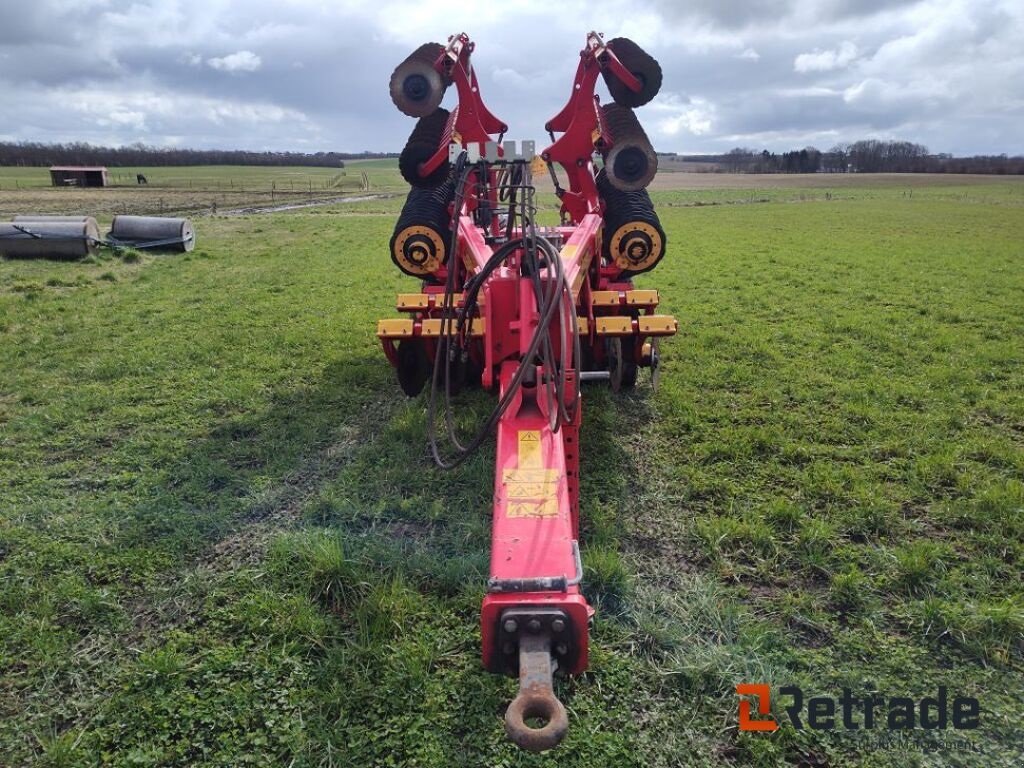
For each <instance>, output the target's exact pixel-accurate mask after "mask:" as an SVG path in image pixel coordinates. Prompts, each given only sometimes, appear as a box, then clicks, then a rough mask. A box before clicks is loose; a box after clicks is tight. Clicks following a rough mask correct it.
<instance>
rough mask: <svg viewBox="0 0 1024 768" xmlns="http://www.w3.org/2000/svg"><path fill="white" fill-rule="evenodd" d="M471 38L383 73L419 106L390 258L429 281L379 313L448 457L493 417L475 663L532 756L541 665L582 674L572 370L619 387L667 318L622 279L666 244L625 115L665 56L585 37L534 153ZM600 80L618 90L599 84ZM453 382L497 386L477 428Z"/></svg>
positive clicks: (426, 49)
mask: <svg viewBox="0 0 1024 768" xmlns="http://www.w3.org/2000/svg"><path fill="white" fill-rule="evenodd" d="M473 48H474V44H473V43H472V42H471V41H470V40H469V38H468V37H467V36H466V35H465V34H460V35H455V36H453V37H451V38H450V39H449V42H448V44H447V45H440V44H437V43H428V44H426V45H423V46H421V47H420V48H419V49H417V50H416V51H415V52H414V53H413V54H412V55H411V56H409V58H407V59H406V60H405V61H404V62H402V63H401V64H400V65H399V66H398V68H397V69H396V70H395V72H394V74H393V75H392V77H391V98H392V100H393V101H394V103H395V105H396V106H397V107H398V108H399V109H400V110H401V111H402V112H404V113H405V114H407V115H410V116H412V117H417V118H419V120H418V122H417V124H416V127H415V128H414V130H413V132H412V135H411V136H410V138H409V142H408V144H407V145H406V147H405V149H404V150H403V151H402V154H401V158H400V160H399V167H400V169H401V172H402V175H403V176H404V178H405V179H406V180H407V181H408V182H409V183H410V184H411V186H412V189H411V191H410V192H409V196H408V199H407V200H406V203H405V205H404V207H403V209H402V213H401V215H400V217H399V220H398V223H397V226H396V227H395V233H394V236H393V237H392V240H391V257H392V259H393V260H394V262H395V264H396V265H397V266H398V268H399V269H401V270H402V271H403V272H405V273H406V274H409V275H411V276H413V277H416V278H418V279H420V280H421V281H422V286H421V290H420V291H419V292H418V293H407V294H401V295H399V296H398V309H399V310H401V311H402V312H403V313H404V315H405V316H404V317H403V318H401V319H391V320H381V321H380V322H379V324H378V328H377V335H378V337H379V338H380V339H381V342H382V344H383V346H384V352H385V353H386V354H387V357H388V360H389V361H390V362H391V364H392V365H393V366H394V367H395V368H396V370H397V374H398V381H399V384H400V385H401V387H402V389H403V390H404V391H405V392H406V394H408V395H410V396H415V395H417V394H419V393H420V392H421V391H422V390H423V389H424V388H425V387H426V386H427V384H428V383H429V385H430V398H429V405H428V431H429V441H430V445H431V450H432V452H433V455H434V458H435V460H436V461H437V463H438V464H439V465H441V466H442V467H445V468H450V467H453V466H456V465H457V464H459V463H460V462H461V461H462V460H464V459H465V458H466V457H467V456H468V455H470V454H471V453H472V452H473V451H474V450H476V449H477V448H478V447H479V446H480V445H481V444H482V443H483V441H484V440H486V439H487V438H488V436H489V435H490V434H491V433H492V432H493V431H495V430H496V431H497V450H496V460H495V472H494V520H493V530H492V547H491V566H490V578H489V580H488V582H487V595H486V597H485V598H484V601H483V607H482V611H481V634H482V639H483V661H484V665H485V666H486V667H487V668H488V669H489V670H492V671H494V672H499V673H500V672H505V673H510V674H518V676H519V681H520V683H519V686H520V687H519V694H518V696H516V698H515V699H514V700H513V701H512V703H511V704H510V705H509V708H508V710H507V712H506V714H505V724H506V731H507V733H508V735H509V737H510V738H511V739H512V740H513V741H514V742H515V743H517V744H519V745H520V746H522V747H524V748H526V749H529V750H534V751H540V750H544V749H549V748H551V747H553V746H555V745H556V744H558V743H559V741H560V740H561V739H562V737H563V736H564V735H565V732H566V730H567V728H568V719H567V716H566V711H565V707H564V706H563V705H562V703H561V702H560V701H559V700H558V699H557V698H556V697H555V694H554V690H553V684H552V676H553V674H554V673H556V672H558V673H560V674H576V673H580V672H582V671H583V670H584V669H586V667H587V655H588V646H587V643H588V626H589V623H590V621H591V617H592V616H593V612H594V611H593V609H592V608H591V607H590V606H589V605H588V604H587V601H586V599H585V598H584V596H583V594H582V592H581V581H582V578H583V567H582V563H581V558H580V548H579V456H580V454H579V451H580V446H579V426H580V419H581V415H582V401H581V397H580V384H581V382H584V381H588V380H595V381H597V380H599V381H604V382H608V383H609V384H610V385H611V387H612V389H613V390H615V391H619V390H620V389H623V388H629V387H632V386H634V384H635V383H636V381H637V372H638V369H640V368H647V369H649V370H650V371H651V377H652V382H653V381H656V377H657V371H658V363H659V360H658V339H659V338H660V337H662V336H670V335H672V334H674V333H675V332H676V328H677V323H676V320H675V319H674V318H673V317H670V316H667V315H659V314H657V306H658V292H657V291H655V290H637V289H634V287H633V283H632V278H633V276H634V275H636V274H639V273H641V272H646V271H647V270H649V269H652V268H653V267H654V266H655V265H656V264H657V263H658V261H659V260H660V259H661V258H662V256H663V255H664V253H665V233H664V232H663V230H662V228H661V225H660V223H659V221H658V217H657V215H656V214H655V212H654V208H653V206H652V205H651V200H650V197H649V196H648V194H647V192H646V191H645V187H646V186H647V185H648V184H649V183H650V181H651V179H652V178H653V177H654V174H655V172H656V170H657V157H656V155H655V153H654V150H653V149H652V147H651V144H650V142H649V141H648V139H647V136H646V135H645V134H644V131H643V129H642V128H641V127H640V124H639V122H638V121H637V119H636V116H635V115H634V114H633V111H632V110H633V108H634V107H638V106H641V105H643V104H646V103H647V102H648V101H650V100H651V99H652V98H654V96H655V95H656V94H657V92H658V89H659V88H660V86H661V69H660V67H659V66H658V64H657V62H656V61H654V59H653V58H651V57H650V56H649V55H648V54H647V53H645V52H644V51H643V50H642V49H641V48H640V47H639V46H638V45H636V43H634V42H632V41H631V40H628V39H626V38H616V39H614V40H609V41H608V42H607V43H606V42H605V41H604V40H603V39H602V37H601V35H599V34H597V33H596V32H591V33H590V34H589V35H588V36H587V41H586V46H585V47H584V48H583V50H582V51H581V52H580V63H579V67H578V69H577V72H576V77H575V80H574V82H573V86H572V92H571V96H570V98H569V101H568V103H567V104H566V105H565V108H564V109H562V111H561V112H559V113H558V114H557V115H556V116H555V117H554V118H552V119H551V120H550V121H549V122H548V123H547V125H546V129H547V131H548V133H549V134H550V136H551V142H552V143H551V144H550V146H548V147H547V148H546V149H544V150H543V151H542V152H541V153H540V154H539V155H536V154H535V148H534V146H533V142H520V144H519V146H518V147H517V146H516V144H515V142H505V141H503V138H504V134H505V132H506V130H507V126H506V125H505V123H503V122H502V121H501V120H499V119H498V118H496V117H495V116H494V115H493V114H492V113H491V112H490V111H489V110H488V109H487V107H486V106H485V105H484V102H483V99H482V97H481V93H480V86H479V83H478V81H477V77H476V73H475V72H474V70H473V67H472V64H471V62H470V58H471V54H472V53H473ZM599 75H600V76H603V78H604V80H605V82H606V84H607V86H608V90H609V92H610V93H611V96H612V99H613V103H611V104H608V105H601V103H600V101H599V98H598V97H597V96H596V95H595V93H594V90H595V87H596V84H597V78H598V76H599ZM450 85H454V86H455V87H456V89H457V91H458V106H457V107H456V108H455V109H454V110H452V111H451V112H448V111H446V110H444V109H442V108H441V106H440V104H441V100H442V98H443V96H444V93H445V91H446V89H447V88H448V87H449V86H450ZM556 134H558V135H557V138H556ZM598 156H599V157H600V158H601V160H602V162H601V166H602V167H601V168H600V170H599V169H597V168H596V167H595V160H596V158H597V157H598ZM535 172H536V173H539V174H550V177H551V180H552V182H553V184H554V187H555V192H556V194H557V195H558V198H559V199H560V200H561V223H560V224H559V225H558V226H541V225H540V224H538V223H537V221H536V212H537V206H536V200H535V187H534V184H533V174H534V173H535ZM463 386H482V387H483V388H484V389H486V390H494V391H496V393H497V397H498V402H497V405H496V407H495V408H494V410H493V411H492V413H491V414H490V417H489V418H488V419H486V421H485V422H484V423H483V424H482V425H481V428H480V429H479V431H478V432H477V433H476V434H475V435H473V436H472V437H471V439H466V438H464V437H463V436H460V435H459V433H458V431H457V430H456V429H455V422H454V418H453V414H452V395H453V394H454V393H455V392H456V391H457V390H458V389H460V388H461V387H463ZM442 412H443V417H442ZM439 423H443V425H444V427H443V430H444V435H445V437H446V440H447V446H446V447H445V448H444V450H442V447H441V446H440V445H439V441H438V439H437V428H436V426H437V425H438V424H439ZM533 725H538V727H532V726H533Z"/></svg>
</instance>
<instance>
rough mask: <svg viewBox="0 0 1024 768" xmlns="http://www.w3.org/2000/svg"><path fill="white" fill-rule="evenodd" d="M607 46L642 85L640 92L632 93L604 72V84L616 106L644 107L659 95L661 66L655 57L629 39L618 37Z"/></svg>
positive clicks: (608, 73)
mask: <svg viewBox="0 0 1024 768" xmlns="http://www.w3.org/2000/svg"><path fill="white" fill-rule="evenodd" d="M607 46H608V47H609V48H611V50H612V53H614V54H615V55H616V57H618V59H619V61H620V62H622V66H624V67H625V68H626V69H628V70H629V71H630V72H632V73H633V77H635V78H636V79H637V80H639V81H640V85H641V88H640V90H639V91H638V92H635V91H631V90H630V89H629V88H628V87H626V85H625V84H624V83H623V82H622V81H621V80H619V78H617V77H616V76H615V75H614V74H613V73H612V72H611V71H609V70H608V69H605V70H603V71H602V73H601V74H602V75H603V76H604V82H605V84H606V85H607V86H608V92H609V93H610V94H611V96H612V99H613V100H614V101H615V103H616V104H620V105H622V106H623V107H642V106H643V105H644V104H646V103H647V102H649V101H650V100H651V99H653V98H654V97H655V96H657V95H658V91H660V90H661V65H660V64H658V62H657V61H656V60H655V59H654V57H653V56H651V55H650V54H649V53H647V51H645V50H644V49H643V48H641V47H640V46H639V45H637V44H636V43H634V42H633V41H632V40H630V39H629V38H628V37H616V38H614V39H612V40H609V41H608V43H607Z"/></svg>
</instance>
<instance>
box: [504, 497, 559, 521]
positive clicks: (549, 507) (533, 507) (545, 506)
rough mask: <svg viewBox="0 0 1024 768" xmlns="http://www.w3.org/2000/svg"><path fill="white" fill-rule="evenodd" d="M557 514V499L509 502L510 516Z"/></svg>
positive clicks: (552, 515)
mask: <svg viewBox="0 0 1024 768" xmlns="http://www.w3.org/2000/svg"><path fill="white" fill-rule="evenodd" d="M557 514H558V500H557V499H540V500H535V501H510V502H509V503H508V512H507V516H508V517H555V516H556V515H557Z"/></svg>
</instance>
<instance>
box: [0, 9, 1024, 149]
mask: <svg viewBox="0 0 1024 768" xmlns="http://www.w3.org/2000/svg"><path fill="white" fill-rule="evenodd" d="M590 29H595V30H597V31H600V32H603V33H605V35H606V38H611V37H615V36H619V35H624V36H627V37H631V38H633V39H634V40H636V41H637V42H638V43H639V44H640V45H642V46H643V47H644V48H646V49H647V50H648V51H649V52H650V53H651V54H653V55H654V56H655V58H657V59H658V60H659V61H660V62H661V66H662V68H663V70H664V75H665V80H664V85H663V87H662V90H661V93H660V95H659V96H658V98H657V99H656V100H655V101H654V102H652V103H651V104H649V105H647V106H646V107H644V108H642V109H641V110H640V111H639V115H640V119H641V121H642V122H643V123H644V125H645V127H646V129H647V132H648V134H649V135H650V136H651V138H652V140H653V141H654V144H655V146H656V148H657V149H659V150H662V151H676V152H683V153H700V152H714V151H724V150H728V149H729V148H731V147H734V146H738V145H742V146H749V147H754V148H757V149H761V148H768V149H772V150H784V149H790V148H795V147H802V146H806V145H814V146H817V147H819V148H821V149H827V148H828V147H830V146H831V145H833V144H834V143H836V142H840V141H852V140H855V139H859V138H865V137H872V138H900V139H908V140H912V141H918V142H921V143H924V144H926V145H927V146H928V147H929V148H930V149H931V150H932V151H933V152H954V153H958V154H974V153H1000V152H1007V153H1009V154H1021V153H1024V1H1022V0H1005V1H1004V0H921V2H912V1H911V0H889V2H886V0H796V1H795V2H777V1H776V0H678V1H673V0H660V1H659V0H631V1H630V2H619V1H618V0H593V1H592V2H587V3H582V2H575V0H561V1H559V0H544V1H543V2H522V3H516V2H511V1H508V0H506V1H503V2H473V1H472V0H459V2H455V3H438V2H428V1H426V0H423V1H421V2H414V3H406V2H388V0H381V1H379V2H373V3H357V2H347V1H346V0H321V1H320V2H315V1H313V0H273V1H272V2H271V1H270V0H246V1H243V0H138V1H137V2H130V1H126V0H0V140H34V141H46V142H50V141H72V140H80V141H89V142H91V143H98V144H126V143H132V142H136V141H141V142H145V143H147V144H156V145H178V146H189V147H203V148H213V147H217V148H241V149H257V150H258V149H272V150H284V149H293V150H301V151H317V150H337V151H361V150H364V149H366V150H380V151H388V150H390V151H397V150H399V149H401V147H402V145H403V144H404V143H405V139H406V137H407V135H408V133H409V131H410V130H411V129H412V123H413V121H412V120H411V119H410V118H407V117H405V116H404V115H402V114H400V113H399V112H398V111H397V110H396V109H395V108H394V106H393V105H392V104H391V101H390V99H389V97H388V87H387V85H388V78H389V76H390V74H391V71H392V70H393V69H394V67H395V65H397V64H398V62H399V61H401V60H402V59H403V58H404V57H405V56H406V55H407V54H408V53H409V52H410V51H411V50H412V49H413V48H414V47H416V46H417V45H419V44H420V43H423V42H428V41H437V42H444V41H445V40H447V36H448V35H449V34H452V33H455V32H461V31H465V32H467V33H468V34H469V35H470V37H472V38H473V39H474V40H475V41H476V42H477V50H476V53H475V54H474V57H473V61H474V64H475V66H476V68H477V72H478V75H479V77H480V80H481V88H482V90H483V94H484V98H485V100H486V102H487V104H488V106H489V107H490V108H491V110H492V111H493V112H494V113H495V114H497V115H498V116H499V117H501V118H502V119H503V120H505V121H506V122H507V123H509V125H510V126H511V130H510V133H509V138H519V139H524V138H534V139H538V140H541V139H542V138H543V137H544V133H543V125H544V122H545V121H546V120H547V119H548V118H550V117H552V116H553V115H554V114H555V113H556V112H557V111H558V110H559V109H560V108H561V106H562V104H563V103H564V102H565V100H566V99H567V98H568V95H569V89H570V87H571V84H572V76H573V73H574V71H575V67H576V62H577V60H578V59H577V57H578V52H579V49H580V48H581V47H582V44H583V42H584V39H585V36H586V33H587V31H589V30H590ZM451 90H452V91H453V92H452V93H449V94H448V97H447V99H446V104H447V105H448V106H450V104H448V102H450V101H451V100H452V98H453V97H454V89H451ZM602 90H603V86H602ZM604 98H605V99H607V97H606V96H604Z"/></svg>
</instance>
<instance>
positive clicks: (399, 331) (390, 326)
mask: <svg viewBox="0 0 1024 768" xmlns="http://www.w3.org/2000/svg"><path fill="white" fill-rule="evenodd" d="M403 336H412V320H402V319H398V318H396V319H394V320H391V319H388V320H378V321H377V337H378V338H381V339H394V338H401V337H403Z"/></svg>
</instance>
